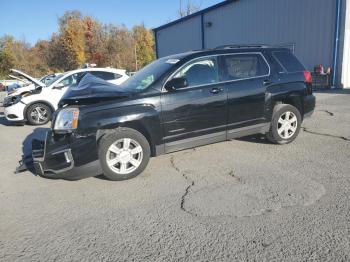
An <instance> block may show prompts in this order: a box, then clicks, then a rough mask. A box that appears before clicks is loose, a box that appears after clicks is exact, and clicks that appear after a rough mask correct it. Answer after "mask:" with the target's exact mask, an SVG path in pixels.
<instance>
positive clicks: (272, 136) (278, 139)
mask: <svg viewBox="0 0 350 262" xmlns="http://www.w3.org/2000/svg"><path fill="white" fill-rule="evenodd" d="M288 111H289V112H292V113H293V114H294V115H295V116H296V118H297V126H296V130H295V132H294V134H293V135H292V136H291V137H289V138H287V139H285V138H283V137H282V136H280V135H279V134H278V125H279V124H278V120H279V118H280V117H281V116H282V115H283V114H284V113H286V112H288ZM301 122H302V118H301V115H300V112H299V110H298V109H297V108H296V107H294V106H292V105H288V104H278V105H276V106H275V108H274V112H273V115H272V121H271V125H270V131H269V132H268V133H266V138H267V139H268V140H269V141H270V142H272V143H275V144H281V145H282V144H288V143H290V142H292V141H293V140H294V139H295V138H296V137H297V136H298V134H299V131H300V127H301Z"/></svg>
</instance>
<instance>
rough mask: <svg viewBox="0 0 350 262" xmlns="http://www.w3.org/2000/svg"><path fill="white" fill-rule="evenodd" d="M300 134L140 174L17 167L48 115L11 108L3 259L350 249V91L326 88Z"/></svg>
mask: <svg viewBox="0 0 350 262" xmlns="http://www.w3.org/2000/svg"><path fill="white" fill-rule="evenodd" d="M316 97H317V107H316V110H315V113H314V115H313V116H312V117H311V118H309V119H307V120H305V121H304V123H303V129H302V130H301V132H300V134H299V137H298V138H297V139H296V140H295V141H294V142H293V143H291V144H288V145H283V146H278V145H273V144H270V143H268V142H267V141H266V140H265V139H264V138H263V137H262V136H253V137H248V138H242V139H238V140H233V141H228V142H223V143H217V144H213V145H208V146H204V147H199V148H196V149H191V150H186V151H181V152H177V153H172V154H168V155H163V156H160V157H157V158H153V159H151V161H150V163H149V165H148V167H147V169H146V170H145V171H144V172H143V173H142V174H141V175H140V176H138V177H137V178H135V179H132V180H128V181H122V182H111V181H108V180H105V179H103V178H102V177H96V178H87V179H83V180H79V181H66V180H49V179H45V178H41V177H39V176H34V175H33V174H32V173H31V172H29V171H26V172H23V173H20V174H14V170H15V168H16V167H17V166H18V161H19V160H20V159H21V157H22V155H23V154H24V155H26V154H28V153H29V152H30V144H31V143H30V142H31V140H32V139H33V137H42V136H43V134H44V132H45V131H46V130H48V125H47V126H44V127H33V126H11V125H9V124H8V122H7V121H6V119H5V118H4V116H3V113H2V112H3V109H2V108H1V109H0V152H1V157H0V168H1V170H0V261H349V260H350V93H349V92H347V93H345V92H329V93H326V92H322V93H317V94H316Z"/></svg>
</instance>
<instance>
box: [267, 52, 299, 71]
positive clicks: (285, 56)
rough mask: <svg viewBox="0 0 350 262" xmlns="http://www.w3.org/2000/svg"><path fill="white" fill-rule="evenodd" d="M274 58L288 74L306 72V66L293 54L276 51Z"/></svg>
mask: <svg viewBox="0 0 350 262" xmlns="http://www.w3.org/2000/svg"><path fill="white" fill-rule="evenodd" d="M273 56H274V57H275V58H276V59H277V61H278V62H279V63H280V64H281V66H282V67H283V68H284V69H285V70H287V72H288V73H294V72H302V71H304V70H305V68H304V66H303V65H302V64H301V63H300V62H299V60H298V59H297V58H296V57H295V56H294V55H293V54H292V53H291V52H288V51H276V52H273Z"/></svg>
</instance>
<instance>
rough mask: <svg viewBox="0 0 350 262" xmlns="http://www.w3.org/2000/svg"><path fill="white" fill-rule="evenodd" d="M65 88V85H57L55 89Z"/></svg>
mask: <svg viewBox="0 0 350 262" xmlns="http://www.w3.org/2000/svg"><path fill="white" fill-rule="evenodd" d="M63 87H64V84H63V83H58V84H57V85H55V86H54V87H53V88H54V89H62V88H63Z"/></svg>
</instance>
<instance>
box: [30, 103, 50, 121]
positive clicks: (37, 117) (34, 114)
mask: <svg viewBox="0 0 350 262" xmlns="http://www.w3.org/2000/svg"><path fill="white" fill-rule="evenodd" d="M30 117H31V118H32V119H33V121H34V122H35V123H37V124H41V123H45V122H47V119H48V117H49V114H48V112H47V110H46V108H44V107H41V106H37V107H34V108H33V110H32V111H31V112H30Z"/></svg>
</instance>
